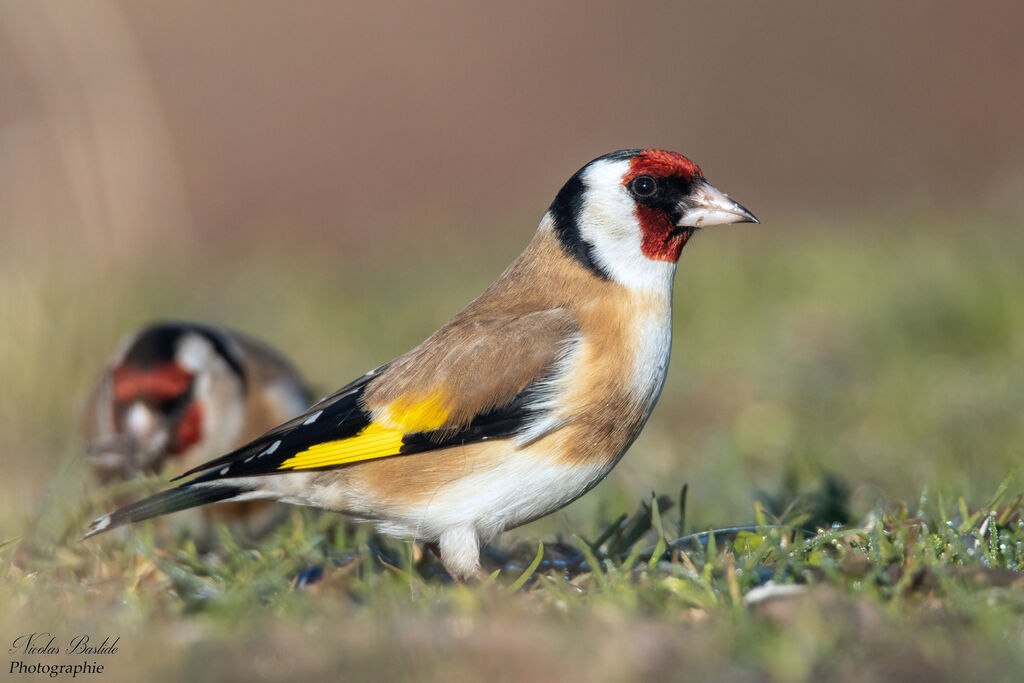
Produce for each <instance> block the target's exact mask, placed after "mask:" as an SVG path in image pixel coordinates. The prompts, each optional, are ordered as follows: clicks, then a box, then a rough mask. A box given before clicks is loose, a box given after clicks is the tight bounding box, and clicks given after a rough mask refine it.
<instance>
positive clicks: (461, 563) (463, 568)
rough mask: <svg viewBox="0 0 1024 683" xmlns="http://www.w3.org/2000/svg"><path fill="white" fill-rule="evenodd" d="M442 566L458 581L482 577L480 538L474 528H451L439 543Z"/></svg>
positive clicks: (442, 535) (443, 534) (444, 532)
mask: <svg viewBox="0 0 1024 683" xmlns="http://www.w3.org/2000/svg"><path fill="white" fill-rule="evenodd" d="M437 545H438V547H439V548H440V551H441V564H443V565H444V568H445V570H446V571H447V572H448V573H449V574H450V575H451V577H452V578H453V579H455V580H456V581H467V580H470V579H476V578H479V576H480V538H479V536H477V533H476V529H474V528H473V527H472V526H456V527H449V528H447V529H445V530H444V531H443V532H442V533H441V538H440V539H438V542H437Z"/></svg>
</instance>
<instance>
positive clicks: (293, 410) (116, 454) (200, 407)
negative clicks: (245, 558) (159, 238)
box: [81, 321, 313, 546]
mask: <svg viewBox="0 0 1024 683" xmlns="http://www.w3.org/2000/svg"><path fill="white" fill-rule="evenodd" d="M312 403H313V396H312V393H311V392H310V390H309V388H308V387H307V385H306V382H305V380H304V379H303V378H302V377H301V375H300V374H299V372H298V371H297V370H296V369H295V367H294V366H293V365H292V363H291V362H289V361H288V360H287V359H286V358H285V357H284V356H283V355H281V354H280V353H279V352H278V351H276V350H275V349H273V348H271V347H270V346H269V345H267V344H265V343H264V342H262V341H260V340H257V339H255V338H253V337H251V336H248V335H246V334H243V333H241V332H235V331H231V330H227V329H224V328H221V327H215V326H212V325H206V324H202V323H196V322H190V321H166V322H157V323H153V324H150V325H147V326H145V327H143V328H142V329H140V330H137V331H135V332H134V333H131V334H129V335H128V336H127V337H125V338H124V339H123V340H122V341H121V343H120V344H119V346H118V349H117V351H116V352H115V354H114V357H113V359H112V360H111V361H110V362H109V364H108V365H107V366H106V368H105V369H104V370H103V372H102V373H101V375H100V377H99V379H98V381H97V382H96V383H95V385H94V388H93V389H92V391H91V392H90V393H89V395H88V397H87V399H86V401H85V405H84V407H83V410H82V419H81V429H82V433H83V436H84V438H85V441H86V444H87V445H86V450H85V452H86V460H87V462H88V464H89V465H90V466H91V469H92V471H93V473H94V474H95V477H96V479H97V481H98V482H99V483H100V484H101V485H104V486H110V485H113V484H115V483H118V482H122V481H126V480H131V479H140V478H144V477H150V476H153V475H161V474H162V475H168V474H180V473H181V472H184V471H186V470H188V469H191V468H192V467H195V466H196V465H199V464H201V463H203V462H205V461H207V460H209V459H211V458H213V457H215V456H218V455H221V454H222V453H224V452H226V451H229V450H231V449H234V448H237V447H239V446H242V445H243V444H245V443H247V442H248V441H250V440H251V439H253V438H256V437H257V436H259V435H260V434H262V433H264V432H265V431H267V430H268V429H270V428H272V427H274V426H275V425H277V424H279V423H281V422H283V421H285V420H288V419H290V418H292V417H294V416H296V415H298V414H300V413H302V412H303V411H304V410H305V409H306V408H308V407H309V405H310V404H312ZM286 512H287V507H286V506H284V505H276V504H270V503H257V502H252V503H239V504H237V505H224V506H214V507H211V508H207V509H204V510H203V513H204V514H202V515H200V516H199V517H198V518H195V519H193V520H190V521H191V522H192V523H191V524H188V525H187V526H189V527H191V530H192V532H193V537H194V538H195V539H196V540H197V541H198V544H199V545H201V546H210V545H211V544H213V542H214V531H215V526H216V524H218V523H221V522H223V523H226V524H227V525H228V527H229V528H230V529H231V530H232V531H233V532H234V533H235V535H236V536H237V537H238V538H239V540H243V541H245V540H255V539H256V538H258V537H259V536H261V535H262V534H263V533H264V532H265V531H267V530H269V528H271V527H272V526H273V525H274V523H275V522H277V521H279V520H280V519H281V518H282V517H283V516H284V515H285V514H286Z"/></svg>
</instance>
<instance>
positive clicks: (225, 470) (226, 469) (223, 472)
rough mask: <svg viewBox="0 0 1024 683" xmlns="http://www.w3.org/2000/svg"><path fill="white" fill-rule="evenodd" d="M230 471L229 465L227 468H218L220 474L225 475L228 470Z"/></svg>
mask: <svg viewBox="0 0 1024 683" xmlns="http://www.w3.org/2000/svg"><path fill="white" fill-rule="evenodd" d="M230 469H231V465H228V466H227V467H222V468H220V473H221V474H227V473H228V470H230Z"/></svg>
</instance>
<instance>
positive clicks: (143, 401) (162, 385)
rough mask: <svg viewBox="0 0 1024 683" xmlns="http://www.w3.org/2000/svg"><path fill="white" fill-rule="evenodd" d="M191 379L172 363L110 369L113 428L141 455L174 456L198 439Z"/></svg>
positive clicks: (198, 421) (133, 364) (128, 364)
mask: <svg viewBox="0 0 1024 683" xmlns="http://www.w3.org/2000/svg"><path fill="white" fill-rule="evenodd" d="M193 382H194V375H193V374H192V373H191V372H189V371H187V370H185V369H184V368H182V367H181V366H180V365H178V363H177V362H175V361H173V360H169V361H164V362H159V363H156V364H153V365H150V366H147V365H142V364H139V363H138V362H134V361H132V360H126V361H125V362H123V363H121V364H120V365H118V366H117V367H116V368H115V369H114V373H113V384H114V386H113V389H114V424H115V427H116V429H117V430H118V431H119V432H121V433H122V434H126V435H130V437H132V438H133V439H134V440H135V442H136V444H137V445H138V446H141V447H142V451H143V452H147V453H149V454H150V455H154V456H155V455H156V453H157V452H158V451H161V450H162V451H164V452H165V453H166V454H167V455H170V456H176V455H181V454H182V453H184V452H185V451H186V450H187V449H188V448H189V447H190V446H192V445H193V444H195V443H197V442H198V441H199V440H200V438H201V437H202V415H203V411H202V406H201V405H200V404H199V402H198V401H196V400H194V397H193V391H192V389H193Z"/></svg>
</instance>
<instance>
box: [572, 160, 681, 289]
mask: <svg viewBox="0 0 1024 683" xmlns="http://www.w3.org/2000/svg"><path fill="white" fill-rule="evenodd" d="M628 172H629V162H628V161H608V160H603V161H596V162H594V163H592V164H591V165H590V166H588V167H587V170H586V172H585V173H584V175H583V182H584V184H585V185H586V188H587V189H586V192H585V194H584V196H583V207H582V210H581V211H580V215H579V228H580V236H581V237H582V238H583V239H584V240H586V241H587V242H588V243H589V244H590V246H591V250H592V253H593V256H594V260H595V261H597V264H598V265H599V266H600V268H601V269H602V270H603V271H604V272H606V273H608V275H609V276H610V277H611V278H612V279H613V280H615V281H616V282H618V283H620V284H623V285H625V286H626V287H629V288H630V289H637V290H647V291H656V292H663V291H665V289H671V287H672V278H673V276H674V275H675V270H676V264H675V263H670V262H667V261H654V260H651V259H649V258H647V257H646V256H644V253H643V250H642V248H641V240H642V236H643V230H642V228H641V227H640V223H639V221H638V220H637V218H636V215H635V210H636V202H635V201H634V199H633V197H632V196H631V195H630V194H629V192H628V191H627V190H626V188H625V186H624V185H623V184H622V179H623V177H624V176H625V175H626V173H628Z"/></svg>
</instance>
